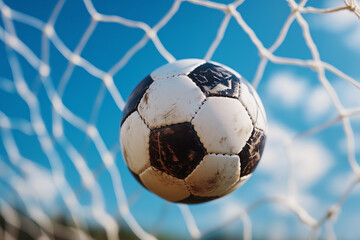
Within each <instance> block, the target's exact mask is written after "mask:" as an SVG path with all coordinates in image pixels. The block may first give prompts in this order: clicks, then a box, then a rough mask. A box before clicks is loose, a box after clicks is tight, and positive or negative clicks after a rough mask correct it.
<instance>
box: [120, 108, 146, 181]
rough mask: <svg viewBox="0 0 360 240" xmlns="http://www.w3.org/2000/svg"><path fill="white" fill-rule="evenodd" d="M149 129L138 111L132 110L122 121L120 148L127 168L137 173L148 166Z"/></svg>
mask: <svg viewBox="0 0 360 240" xmlns="http://www.w3.org/2000/svg"><path fill="white" fill-rule="evenodd" d="M149 136H150V129H149V128H148V127H147V126H146V124H145V123H144V121H143V120H142V119H141V117H140V115H139V114H138V112H133V113H132V114H130V115H129V117H128V118H127V120H126V121H125V122H124V124H123V126H122V127H121V131H120V142H121V149H122V153H123V155H124V158H125V161H126V163H127V165H128V167H129V169H130V170H131V171H132V172H133V173H135V174H139V173H140V172H141V171H143V170H145V169H146V168H147V167H149V166H150V156H149Z"/></svg>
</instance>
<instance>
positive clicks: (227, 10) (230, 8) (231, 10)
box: [224, 4, 236, 15]
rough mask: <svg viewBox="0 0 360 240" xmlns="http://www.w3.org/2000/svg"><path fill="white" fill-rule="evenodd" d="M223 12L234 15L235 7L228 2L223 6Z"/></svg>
mask: <svg viewBox="0 0 360 240" xmlns="http://www.w3.org/2000/svg"><path fill="white" fill-rule="evenodd" d="M224 12H225V13H226V14H231V15H234V14H235V13H236V7H235V6H234V5H233V4H229V5H227V6H226V7H225V9H224Z"/></svg>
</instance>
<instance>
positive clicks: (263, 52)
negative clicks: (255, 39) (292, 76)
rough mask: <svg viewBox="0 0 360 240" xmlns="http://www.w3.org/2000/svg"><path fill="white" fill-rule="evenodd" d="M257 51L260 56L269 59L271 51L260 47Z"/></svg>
mask: <svg viewBox="0 0 360 240" xmlns="http://www.w3.org/2000/svg"><path fill="white" fill-rule="evenodd" d="M259 53H260V57H261V58H266V59H270V58H271V56H272V53H271V52H270V51H269V50H268V49H266V48H262V49H260V51H259Z"/></svg>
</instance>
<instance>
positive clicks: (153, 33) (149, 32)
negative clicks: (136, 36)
mask: <svg viewBox="0 0 360 240" xmlns="http://www.w3.org/2000/svg"><path fill="white" fill-rule="evenodd" d="M146 36H147V37H148V38H150V39H153V38H154V37H155V36H156V31H155V30H153V29H149V30H147V31H146Z"/></svg>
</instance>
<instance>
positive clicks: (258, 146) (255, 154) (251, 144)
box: [239, 128, 266, 177]
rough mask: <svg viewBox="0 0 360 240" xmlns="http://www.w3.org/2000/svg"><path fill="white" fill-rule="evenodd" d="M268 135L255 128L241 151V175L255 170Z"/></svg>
mask: <svg viewBox="0 0 360 240" xmlns="http://www.w3.org/2000/svg"><path fill="white" fill-rule="evenodd" d="M265 141H266V136H265V134H264V132H263V131H261V130H259V129H256V128H254V130H253V131H252V133H251V136H250V138H249V140H248V141H247V143H246V144H245V146H244V148H243V149H242V150H241V152H240V153H239V157H240V163H241V165H240V166H241V173H240V177H243V176H246V175H248V174H250V173H252V172H254V170H255V168H256V166H257V164H258V163H259V161H260V158H261V155H262V153H263V151H264V146H265Z"/></svg>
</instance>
